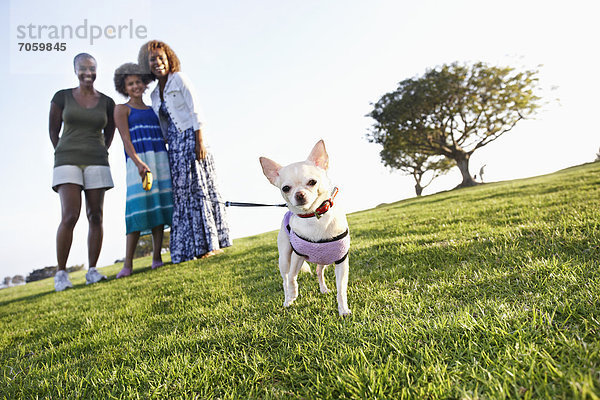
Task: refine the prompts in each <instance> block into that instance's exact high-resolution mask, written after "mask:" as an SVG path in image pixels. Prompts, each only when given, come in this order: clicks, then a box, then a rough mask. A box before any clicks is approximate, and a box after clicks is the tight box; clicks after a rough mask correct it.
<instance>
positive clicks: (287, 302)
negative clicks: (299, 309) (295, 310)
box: [283, 299, 296, 308]
mask: <svg viewBox="0 0 600 400" xmlns="http://www.w3.org/2000/svg"><path fill="white" fill-rule="evenodd" d="M295 300H296V299H292V300H286V301H284V302H283V306H284V307H286V308H287V307H289V306H291V305H292V304H294V301H295Z"/></svg>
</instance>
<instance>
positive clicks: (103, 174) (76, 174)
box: [52, 165, 115, 192]
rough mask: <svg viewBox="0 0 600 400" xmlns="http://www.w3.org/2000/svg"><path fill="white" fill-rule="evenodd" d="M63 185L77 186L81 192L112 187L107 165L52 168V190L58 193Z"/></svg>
mask: <svg viewBox="0 0 600 400" xmlns="http://www.w3.org/2000/svg"><path fill="white" fill-rule="evenodd" d="M63 183H73V184H75V185H79V186H81V187H82V188H83V190H88V189H110V188H112V187H114V186H115V185H114V183H113V180H112V176H111V174H110V167H109V166H107V165H60V166H58V167H54V173H53V174H52V189H54V191H55V192H58V186H60V185H62V184H63Z"/></svg>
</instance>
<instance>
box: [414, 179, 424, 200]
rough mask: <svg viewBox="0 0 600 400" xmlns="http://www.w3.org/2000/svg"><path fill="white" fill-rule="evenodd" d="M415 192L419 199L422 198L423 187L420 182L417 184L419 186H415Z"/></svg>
mask: <svg viewBox="0 0 600 400" xmlns="http://www.w3.org/2000/svg"><path fill="white" fill-rule="evenodd" d="M415 192H416V193H417V197H419V196H421V193H423V188H422V187H421V185H420V184H419V182H417V184H416V185H415Z"/></svg>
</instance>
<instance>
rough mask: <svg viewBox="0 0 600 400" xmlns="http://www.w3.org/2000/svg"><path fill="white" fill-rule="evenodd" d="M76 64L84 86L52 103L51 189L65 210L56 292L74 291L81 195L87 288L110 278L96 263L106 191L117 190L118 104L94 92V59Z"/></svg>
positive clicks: (59, 239) (58, 241) (58, 236)
mask: <svg viewBox="0 0 600 400" xmlns="http://www.w3.org/2000/svg"><path fill="white" fill-rule="evenodd" d="M73 64H74V67H75V74H76V75H77V78H78V80H79V86H77V87H76V88H73V89H64V90H59V91H58V92H56V94H55V95H54V97H53V98H52V102H51V103H50V123H49V130H50V140H51V142H52V145H53V147H54V172H53V178H52V188H53V189H54V190H55V191H56V192H57V193H58V194H59V196H60V203H61V210H62V218H61V222H60V225H59V226H58V231H57V234H56V258H57V262H58V267H57V272H56V275H55V277H54V287H55V289H56V291H61V290H64V289H66V288H68V287H71V286H72V284H71V282H70V281H69V277H68V274H67V271H66V264H67V258H68V257H69V251H70V250H71V243H72V241H73V229H74V228H75V224H76V223H77V220H78V219H79V214H80V213H81V203H82V201H81V191H82V190H83V192H84V194H85V205H86V215H87V219H88V222H89V232H88V261H89V265H88V272H87V274H86V283H87V284H90V283H96V282H98V281H100V280H102V279H106V276H104V275H102V274H100V273H99V272H98V271H97V270H96V262H97V261H98V257H99V256H100V249H101V248H102V236H103V229H102V208H103V204H104V192H105V191H106V190H108V189H110V188H112V187H113V186H114V185H113V182H112V177H111V175H110V167H109V165H108V148H109V147H110V144H111V142H112V139H113V136H114V132H115V123H114V119H113V110H114V108H115V102H114V101H113V100H112V99H111V98H110V97H108V96H106V95H104V94H102V93H100V92H99V91H97V90H96V89H95V88H94V81H95V79H96V66H97V64H96V60H95V59H94V57H92V56H91V55H89V54H86V53H81V54H78V55H77V56H75V59H74V60H73ZM61 128H62V134H60V136H59V133H60V132H61Z"/></svg>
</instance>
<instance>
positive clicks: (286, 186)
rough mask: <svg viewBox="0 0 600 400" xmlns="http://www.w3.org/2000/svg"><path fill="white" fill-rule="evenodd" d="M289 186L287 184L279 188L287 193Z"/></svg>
mask: <svg viewBox="0 0 600 400" xmlns="http://www.w3.org/2000/svg"><path fill="white" fill-rule="evenodd" d="M290 189H291V188H290V187H289V186H288V185H285V186H284V187H282V188H281V190H283V193H287V192H289V191H290Z"/></svg>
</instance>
